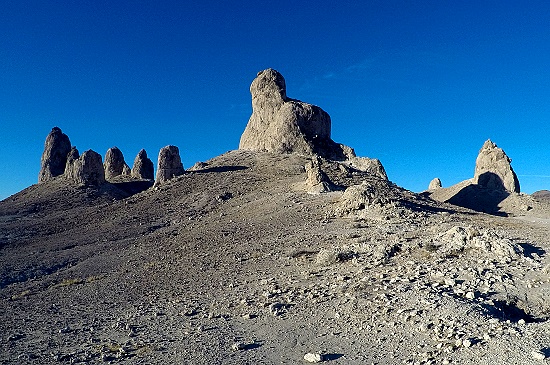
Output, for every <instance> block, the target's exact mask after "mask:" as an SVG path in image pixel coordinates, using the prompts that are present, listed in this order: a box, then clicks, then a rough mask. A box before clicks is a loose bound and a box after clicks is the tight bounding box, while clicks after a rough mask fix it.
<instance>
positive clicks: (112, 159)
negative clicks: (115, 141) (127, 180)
mask: <svg viewBox="0 0 550 365" xmlns="http://www.w3.org/2000/svg"><path fill="white" fill-rule="evenodd" d="M103 167H104V169H105V179H107V180H110V179H112V178H114V177H117V176H119V175H129V174H130V168H129V167H128V165H127V164H126V162H125V161H124V155H123V154H122V151H121V150H119V149H118V147H112V148H109V149H108V150H107V153H106V154H105V162H104V164H103Z"/></svg>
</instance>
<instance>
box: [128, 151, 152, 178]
mask: <svg viewBox="0 0 550 365" xmlns="http://www.w3.org/2000/svg"><path fill="white" fill-rule="evenodd" d="M131 174H132V177H135V178H136V179H148V180H153V179H154V178H155V175H154V165H153V161H151V160H150V159H149V158H148V157H147V152H145V150H144V149H142V150H141V151H139V153H138V154H137V156H136V158H135V159H134V166H132V172H131Z"/></svg>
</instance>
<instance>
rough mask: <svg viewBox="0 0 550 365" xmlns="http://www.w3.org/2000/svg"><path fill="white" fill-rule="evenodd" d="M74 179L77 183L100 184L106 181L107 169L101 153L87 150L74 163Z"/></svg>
mask: <svg viewBox="0 0 550 365" xmlns="http://www.w3.org/2000/svg"><path fill="white" fill-rule="evenodd" d="M73 166H74V168H73V172H72V176H73V180H74V182H75V183H77V184H84V185H94V186H98V185H101V184H103V183H104V182H105V170H104V169H103V162H102V159H101V155H100V154H99V153H97V152H95V151H92V150H88V151H85V152H84V153H83V154H82V155H81V156H80V157H79V158H78V159H77V160H75V161H74V163H73Z"/></svg>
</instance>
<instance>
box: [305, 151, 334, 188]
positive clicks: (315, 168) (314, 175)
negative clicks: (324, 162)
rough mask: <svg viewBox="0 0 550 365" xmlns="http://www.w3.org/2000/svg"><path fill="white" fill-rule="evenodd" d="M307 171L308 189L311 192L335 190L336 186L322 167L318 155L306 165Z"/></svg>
mask: <svg viewBox="0 0 550 365" xmlns="http://www.w3.org/2000/svg"><path fill="white" fill-rule="evenodd" d="M305 168H306V172H307V179H306V189H307V191H308V193H310V194H320V193H327V192H329V191H334V190H335V186H334V184H333V183H332V182H331V181H330V179H329V178H328V176H327V175H326V174H325V173H324V172H323V170H322V169H321V161H320V159H319V158H318V157H314V158H313V160H312V161H311V162H310V163H308V164H306V166H305Z"/></svg>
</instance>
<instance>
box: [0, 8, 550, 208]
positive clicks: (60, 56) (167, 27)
mask: <svg viewBox="0 0 550 365" xmlns="http://www.w3.org/2000/svg"><path fill="white" fill-rule="evenodd" d="M549 65H550V2H549V1H511V0H510V1H507V0H504V1H502V0H500V1H480V0H475V1H467V0H461V1H445V0H433V1H405V0H403V1H391V0H379V1H373V0H370V1H369V0H366V1H357V0H354V1H333V0H330V1H328V0H326V1H325V0H318V1H311V2H305V1H297V0H294V1H260V0H254V1H250V0H241V1H234V2H233V1H226V2H222V1H208V0H204V1H189V0H180V1H162V0H156V1H122V0H121V1H113V0H108V1H107V0H79V1H68V0H67V1H64V0H60V1H49V0H43V1H26V0H3V1H2V3H1V5H0V85H1V87H0V126H1V127H2V128H1V133H0V169H1V171H2V173H1V174H0V199H3V198H6V197H7V196H9V195H11V194H13V193H16V192H17V191H19V190H22V189H23V188H25V187H27V186H29V185H31V184H34V183H36V181H37V177H38V171H39V169H40V156H41V153H42V150H43V146H44V140H45V138H46V135H47V134H48V133H49V132H50V130H51V128H52V127H54V126H59V127H60V128H61V129H62V130H63V131H64V132H65V133H66V134H67V135H68V136H69V138H70V139H71V143H72V144H73V145H76V146H77V148H78V149H79V150H80V152H81V153H82V152H83V151H85V150H87V149H93V150H95V151H97V152H99V153H100V154H102V155H103V156H104V155H105V152H106V151H107V149H108V148H109V147H112V146H118V147H119V148H120V149H121V150H122V152H123V153H124V156H125V158H126V161H127V162H128V163H129V164H130V165H131V164H132V161H133V159H134V157H135V155H136V154H137V152H138V151H139V150H140V149H141V148H145V149H146V150H147V152H148V154H149V156H150V158H151V159H152V160H153V161H154V162H155V163H156V158H157V154H158V151H159V149H160V148H161V147H163V146H165V145H168V144H174V145H177V146H178V147H179V148H180V153H181V156H182V160H183V162H184V166H185V167H190V166H191V165H193V164H194V163H195V162H196V161H205V160H207V159H209V158H212V157H215V156H217V155H219V154H222V153H224V152H226V151H228V150H232V149H236V148H237V147H238V144H239V138H240V135H241V133H242V131H243V130H244V128H245V126H246V123H247V121H248V118H249V116H250V113H251V102H250V94H249V86H250V83H251V81H252V80H253V79H254V77H255V76H256V73H257V72H258V71H260V70H263V69H265V68H268V67H271V68H274V69H277V70H278V71H279V72H281V73H282V74H283V76H284V77H285V79H286V83H287V94H288V96H289V97H292V98H295V99H300V100H302V101H305V102H309V103H312V104H316V105H319V106H320V107H322V108H323V109H324V110H325V111H327V112H328V113H329V114H330V116H331V118H332V137H333V139H334V140H335V141H337V142H340V143H344V144H346V145H349V146H351V147H353V148H355V151H356V152H357V154H358V155H359V156H367V157H373V158H378V159H380V160H381V161H382V164H383V165H384V167H385V168H386V171H387V173H388V176H389V178H390V180H392V181H393V182H395V183H397V184H398V185H400V186H403V187H405V188H407V189H410V190H412V191H422V190H424V189H426V188H427V186H428V183H429V181H430V180H431V179H432V178H434V177H440V178H441V180H442V182H443V186H449V185H452V184H455V183H457V182H459V181H462V180H464V179H468V178H471V177H472V176H473V172H474V166H475V159H476V156H477V153H478V151H479V149H480V148H481V146H482V145H483V142H484V141H485V140H486V139H488V138H490V139H492V140H493V141H494V142H495V143H497V145H498V146H499V147H502V148H503V149H504V150H505V151H506V153H507V154H508V155H509V156H510V157H511V158H512V159H513V162H512V166H513V167H514V169H515V171H516V173H517V174H518V176H519V180H520V183H521V187H522V191H524V192H527V193H532V192H534V191H536V190H541V189H550V148H549V138H550V134H549V127H548V126H549V122H550V67H549Z"/></svg>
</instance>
